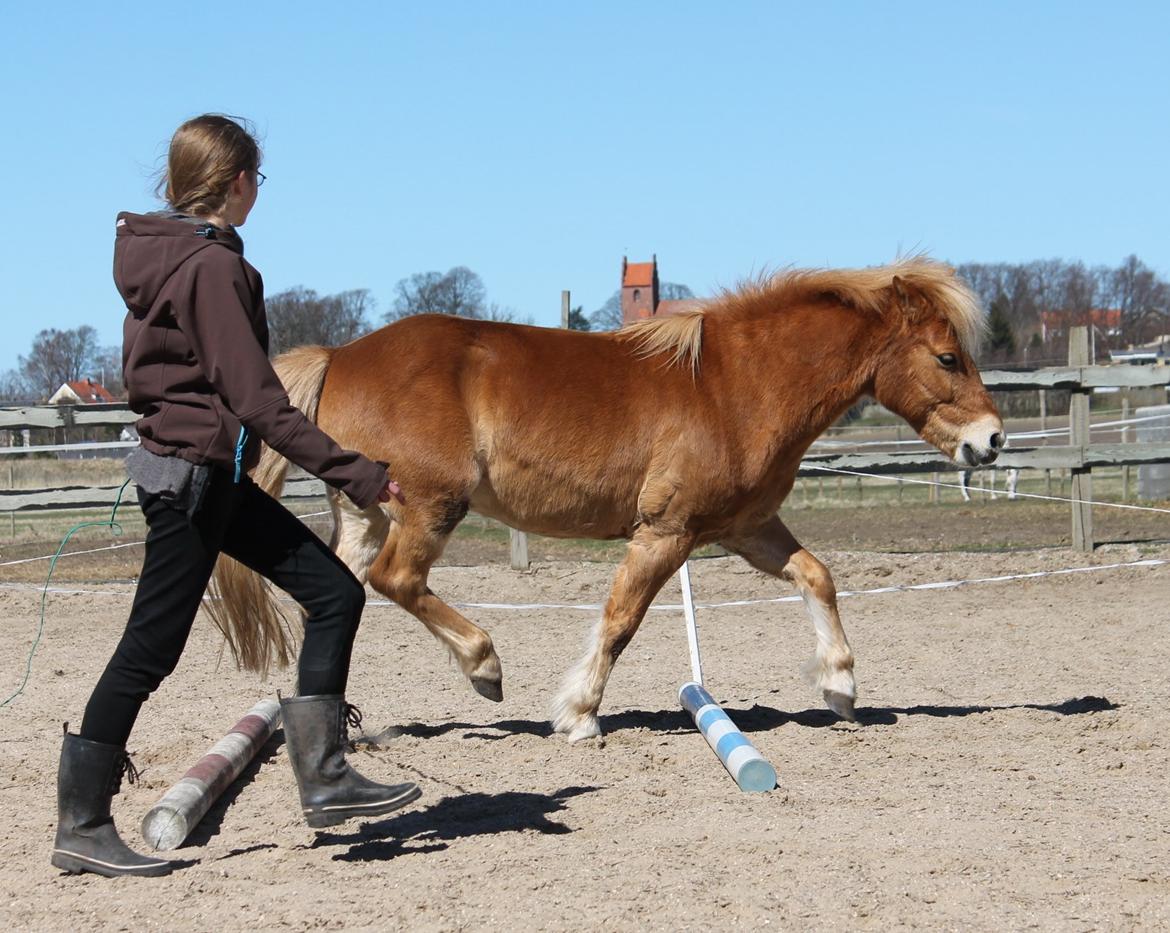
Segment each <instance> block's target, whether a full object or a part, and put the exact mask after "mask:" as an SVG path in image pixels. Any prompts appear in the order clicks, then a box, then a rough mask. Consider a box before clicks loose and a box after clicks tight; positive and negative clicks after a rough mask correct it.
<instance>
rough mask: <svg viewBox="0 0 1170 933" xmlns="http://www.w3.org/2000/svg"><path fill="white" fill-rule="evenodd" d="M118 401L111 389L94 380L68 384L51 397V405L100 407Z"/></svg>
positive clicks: (82, 380)
mask: <svg viewBox="0 0 1170 933" xmlns="http://www.w3.org/2000/svg"><path fill="white" fill-rule="evenodd" d="M116 401H117V399H116V398H114V396H113V395H111V394H110V391H109V389H107V388H106V387H105V386H103V385H101V384H99V383H97V382H94V381H93V380H92V379H81V380H78V381H77V382H66V383H64V384H63V385H62V386H61V388H59V389H58V390H57V391H56V392H54V393H53V394H52V395H50V396H49V404H50V405H100V404H108V403H111V402H116Z"/></svg>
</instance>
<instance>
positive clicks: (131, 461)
mask: <svg viewBox="0 0 1170 933" xmlns="http://www.w3.org/2000/svg"><path fill="white" fill-rule="evenodd" d="M260 156H261V153H260V148H259V146H258V145H257V143H256V140H255V138H254V136H253V135H252V134H251V133H250V132H249V131H248V130H247V129H245V128H244V127H243V126H241V125H240V124H239V123H238V122H236V121H235V120H233V119H230V118H228V117H225V116H219V115H215V114H208V115H205V116H201V117H196V118H195V119H193V120H188V121H187V122H186V123H184V124H183V125H182V126H180V127H179V129H178V130H177V131H176V132H175V135H174V137H173V138H172V139H171V144H170V150H169V152H168V156H167V169H166V175H165V178H164V183H165V194H166V201H167V205H168V210H166V211H162V212H159V213H154V214H145V215H138V214H129V213H123V214H119V215H118V219H117V228H116V237H115V245H114V281H115V283H116V285H117V287H118V291H119V292H120V293H121V294H122V297H123V299H124V300H125V302H126V307H127V309H128V313H127V315H126V321H125V325H124V340H123V347H122V360H123V367H124V371H125V385H126V388H127V390H128V392H129V397H130V407H131V408H132V409H133V410H134V411H135V412H137V413H138V414H140V415H141V416H142V417H141V420H140V421H139V422H138V434H139V437H140V438H141V443H142V446H141V447H140V448H138V449H136V450H135V451H134V453H133V454H131V456H130V457H129V458H128V459H127V469H128V471H129V472H130V475H131V477H132V478H133V479H134V480H135V481H136V483H137V484H138V499H139V503H140V505H141V507H142V511H143V514H144V515H145V516H146V523H147V528H148V531H147V536H146V548H145V555H144V558H143V565H142V573H141V575H140V577H139V581H138V589H137V592H136V594H135V598H134V604H133V607H132V608H131V610H130V619H129V622H128V623H127V626H126V631H125V634H123V636H122V639H121V641H120V642H119V644H118V647H117V649H116V650H115V651H114V656H113V657H112V658H111V659H110V662H109V664H108V665H107V666H106V669H105V672H104V673H103V674H102V676H101V678H100V679H99V681H98V684H97V687H96V688H95V689H94V691H93V695H92V696H91V697H90V700H89V703H88V705H87V706H86V709H85V717H84V719H83V720H82V724H81V730H80V734H78V735H72V734H70V733H69V732H68V725H66V734H65V741H64V746H63V748H62V750H61V764H60V770H59V772H58V776H57V809H58V826H57V839H56V843H55V846H54V849H53V856H52V863H53V864H54V865H56V866H57V867H58V868H62V869H64V870H65V871H67V872H85V871H89V872H95V873H97V874H99V875H109V876H115V875H163V874H167V873H168V872H170V871H171V869H172V865H171V863H170V862H166V861H163V860H161V859H156V858H148V857H145V856H142V855H139V854H137V853H135V852H133V851H132V850H131V849H129V848H128V847H127V846H126V845H125V844H124V843H123V842H122V840H121V839H120V838H119V836H118V833H117V830H116V829H115V828H114V822H113V820H112V818H111V817H110V801H111V798H112V796H113V795H114V794H115V793H117V791H118V789H119V787H120V786H121V779H122V777H123V776H124V775H129V777H130V779H131V780H133V779H134V778H135V777H136V776H137V775H136V772H135V771H134V768H133V765H132V764H131V762H130V759H129V756H128V755H127V754H126V751H125V746H126V741H127V739H128V738H129V735H130V730H131V729H132V728H133V726H134V721H135V719H136V718H137V716H138V711H139V709H140V708H141V706H142V704H143V702H144V701H145V700H146V698H147V697H148V696H149V695H150V694H151V693H152V692H153V691H154V690H155V689H157V688H158V686H159V684H160V683H161V682H162V680H163V678H165V677H166V676H167V675H168V674H170V673H171V672H172V671H173V670H174V669H175V665H176V664H177V663H178V661H179V656H180V654H181V653H182V651H183V646H184V644H185V643H186V640H187V635H188V633H189V632H190V630H191V624H192V622H193V620H194V618H195V613H196V612H197V610H198V609H199V605H200V602H201V600H202V597H203V592H204V589H205V588H206V586H207V582H208V580H209V578H210V576H211V572H212V569H213V567H214V565H215V561H216V558H217V557H218V556H219V554H220V552H223V553H224V554H228V555H230V556H231V557H234V558H235V559H236V560H239V561H241V562H242V563H244V564H246V565H247V566H249V567H251V568H252V569H254V570H256V571H258V572H260V573H262V574H264V575H265V576H266V577H267V578H268V579H270V580H271V581H272V582H273V583H275V584H276V585H277V586H279V587H280V588H281V589H283V590H285V591H286V592H287V593H289V594H290V595H291V596H292V597H293V598H294V599H295V600H296V601H297V602H298V603H300V605H301V606H302V607H303V608H304V610H305V614H306V619H305V635H304V643H303V646H302V650H301V655H300V659H299V662H298V669H297V674H298V691H299V693H300V695H299V696H297V697H294V698H290V699H282V700H281V711H282V714H283V720H284V730H285V739H286V741H287V743H288V752H289V759H290V761H291V762H292V766H293V771H294V772H295V774H296V779H297V786H298V789H299V791H300V798H301V805H302V807H303V811H304V816H305V819H306V821H307V822H308V824H309V825H310V826H314V827H321V826H331V825H333V824H335V823H339V822H341V821H343V820H346V819H350V818H352V817H356V816H363V817H368V816H374V815H377V814H381V813H387V812H389V811H391V810H394V809H396V808H398V807H401V806H403V805H404V804H406V803H409V802H410V801H412V800H414V799H416V798H417V797H418V796H419V793H420V791H419V789H418V787H417V786H416V785H414V784H399V785H395V786H383V785H381V784H376V783H374V782H372V781H368V780H366V779H365V778H363V777H362V776H361V775H359V774H358V773H357V772H355V771H354V770H353V769H352V768H351V767H350V766H349V765H348V764H347V763H346V761H345V754H344V750H345V747H346V744H347V736H346V724H347V721H348V722H349V723H351V724H355V725H356V723H357V722H358V721H359V716H360V714H358V713H357V711H356V710H355V709H354V708H353V707H351V706H349V705H348V704H347V703H346V702H345V699H344V695H343V694H344V691H345V684H346V679H347V676H348V673H349V660H350V653H351V650H352V648H353V641H354V636H355V635H356V633H357V627H358V622H359V620H360V618H361V613H362V608H363V606H364V604H365V591H364V589H363V587H362V585H361V584H360V583H358V581H357V580H356V579H355V578H354V576H353V575H352V574H351V573H350V572H349V570H348V569H347V568H346V567H345V565H343V564H342V563H341V562H340V561H339V560H338V559H337V558H336V557H335V556H334V555H333V553H332V552H331V551H330V550H329V548H327V547H326V546H325V545H324V544H322V543H321V541H320V540H319V539H318V538H317V537H316V535H314V534H313V533H312V532H311V531H309V529H307V528H306V527H305V526H304V525H303V524H301V522H300V521H298V520H297V519H296V518H295V517H294V516H293V515H292V514H291V513H290V512H288V511H287V510H286V509H285V508H284V507H283V506H281V505H280V504H279V503H278V502H276V501H275V500H274V499H272V498H270V497H269V496H268V495H266V494H265V493H264V492H262V491H261V490H260V489H259V488H258V487H257V486H255V485H254V484H253V483H252V481H251V480H250V479H249V478H248V475H247V470H248V469H249V468H250V467H251V466H253V465H254V464H255V462H256V460H257V459H258V457H259V445H260V441H261V440H263V441H264V442H266V443H267V444H269V445H270V446H271V447H273V448H274V449H275V450H277V451H279V452H280V453H281V454H283V455H284V456H286V457H287V458H288V459H289V460H291V461H292V462H293V463H296V464H298V465H299V466H301V467H303V468H304V469H306V470H308V471H309V472H310V473H312V474H314V475H316V476H318V477H320V478H321V479H322V480H324V481H325V482H326V483H328V484H329V485H331V486H334V487H335V488H337V489H340V490H341V491H342V492H344V493H345V494H346V495H347V496H349V497H350V498H351V499H352V500H353V501H354V502H355V503H356V504H357V505H358V506H360V507H363V508H364V507H367V506H369V505H371V504H373V503H375V502H388V501H389V500H390V497H391V496H395V497H397V498H398V499H400V500H401V499H402V493H401V491H400V490H399V489H398V486H397V484H396V483H394V482H392V481H390V480H389V478H388V476H387V474H386V470H385V468H384V467H383V466H380V465H379V464H376V463H374V462H372V461H370V460H368V459H366V458H365V457H363V456H362V455H361V454H359V453H355V452H354V451H349V450H342V449H341V448H340V447H339V446H338V445H337V444H336V443H335V442H334V441H333V440H332V438H330V437H329V436H327V435H326V434H324V433H323V432H322V431H321V430H319V429H318V428H317V427H316V426H315V425H314V424H313V423H312V422H310V421H309V420H308V419H307V418H306V417H305V416H304V415H303V414H301V412H300V411H298V410H297V409H296V408H293V407H292V406H291V405H290V404H289V401H288V396H287V394H286V393H285V391H284V388H283V387H282V386H281V384H280V380H279V379H278V378H277V376H276V374H275V373H274V372H273V370H272V367H271V366H270V365H269V362H268V352H267V351H268V327H267V324H266V321H265V314H264V297H263V284H262V282H261V279H260V274H259V273H258V272H257V271H256V270H255V269H254V268H252V266H251V265H249V264H248V262H247V261H246V260H245V259H244V255H243V253H244V245H243V242H242V241H241V240H240V238H239V236H238V235H237V233H236V228H237V227H240V226H243V224H244V222H245V221H246V220H247V218H248V214H249V212H250V211H251V210H252V207H253V205H255V203H256V194H257V189H258V188H259V187H260V185H261V184H262V183H263V181H264V175H263V174H262V173H261V172H260ZM162 187H163V185H161V184H160V189H161V188H162Z"/></svg>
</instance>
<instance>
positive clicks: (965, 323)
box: [873, 260, 1007, 466]
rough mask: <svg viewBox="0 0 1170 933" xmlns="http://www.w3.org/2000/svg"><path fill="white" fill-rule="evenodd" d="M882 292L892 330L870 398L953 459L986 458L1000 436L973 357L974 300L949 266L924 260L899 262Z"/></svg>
mask: <svg viewBox="0 0 1170 933" xmlns="http://www.w3.org/2000/svg"><path fill="white" fill-rule="evenodd" d="M884 291H885V302H886V307H885V309H884V311H885V316H886V318H887V320H888V321H890V323H891V325H892V330H891V337H890V340H889V342H888V343H887V345H886V347H885V349H884V351H883V352H882V353H881V357H880V359H879V360H878V361H877V366H876V368H875V370H874V379H873V394H874V397H875V398H877V400H878V401H879V402H880V403H881V404H882V405H884V406H885V407H886V408H888V409H890V410H891V411H893V412H895V413H896V414H898V415H900V416H901V417H903V418H905V419H906V420H907V421H908V422H909V423H910V425H911V426H912V427H913V428H914V430H915V431H917V432H918V434H919V435H920V436H921V437H922V439H923V440H925V441H926V442H927V443H930V444H933V445H934V446H935V447H937V448H938V449H939V450H941V451H942V452H943V453H944V454H946V455H947V456H948V457H951V458H952V459H954V460H955V461H957V462H959V463H962V464H965V465H967V466H976V465H977V464H981V463H991V462H992V461H993V460H995V458H996V457H997V456H998V455H999V450H1000V448H1002V447H1003V445H1004V443H1005V442H1006V440H1007V437H1006V435H1005V434H1004V430H1003V421H1002V420H1000V417H999V411H998V410H997V409H996V407H995V402H993V401H992V400H991V396H990V395H989V394H988V392H987V389H986V388H984V386H983V380H982V379H981V378H980V377H979V370H978V369H976V367H975V362H974V360H973V359H972V356H973V354H974V352H975V347H976V344H977V343H978V340H979V337H980V334H981V332H982V330H983V327H984V318H983V313H982V310H981V309H980V307H979V302H978V299H976V297H975V295H974V294H973V293H972V292H971V290H970V289H969V288H968V287H967V286H966V285H965V284H963V282H962V280H961V279H959V278H958V276H956V275H955V274H954V272H953V271H952V270H950V269H949V268H948V267H946V266H944V265H942V264H941V263H935V262H929V261H926V260H911V261H908V262H905V263H902V264H899V266H898V267H896V270H895V274H894V276H893V280H892V282H891V283H890V285H889V286H888V287H887V288H886V289H885V290H884Z"/></svg>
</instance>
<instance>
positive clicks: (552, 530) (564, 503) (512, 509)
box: [470, 483, 635, 540]
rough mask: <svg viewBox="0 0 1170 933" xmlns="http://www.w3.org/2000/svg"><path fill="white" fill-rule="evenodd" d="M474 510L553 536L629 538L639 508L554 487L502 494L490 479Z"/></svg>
mask: <svg viewBox="0 0 1170 933" xmlns="http://www.w3.org/2000/svg"><path fill="white" fill-rule="evenodd" d="M470 506H471V510H472V511H474V512H478V513H479V514H480V515H486V516H487V517H488V518H494V519H496V520H497V521H500V522H503V523H504V524H505V525H507V526H508V527H510V528H515V529H517V530H518V531H528V532H531V533H532V534H538V535H545V536H546V537H550V538H593V539H598V540H609V539H614V538H628V537H629V536H630V535H631V534H632V533H633V526H634V515H635V508H634V507H633V506H632V505H631V506H630V507H629V508H623V507H622V506H621V505H620V504H619V503H617V502H613V501H607V500H599V499H597V498H596V497H594V498H589V497H585V496H579V495H565V494H564V492H563V491H550V492H548V493H547V494H545V495H543V496H541V497H539V498H538V497H533V498H531V499H528V498H526V499H518V498H513V497H502V496H500V495H498V494H497V492H496V490H495V489H494V488H493V487H492V486H491V485H489V484H488V483H482V484H481V485H480V486H479V488H478V489H476V491H475V492H474V493H473V494H472V496H471V500H470Z"/></svg>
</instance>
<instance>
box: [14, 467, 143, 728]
mask: <svg viewBox="0 0 1170 933" xmlns="http://www.w3.org/2000/svg"><path fill="white" fill-rule="evenodd" d="M129 485H130V480H126V482H124V483H123V484H122V488H121V489H119V490H118V495H117V496H115V497H114V510H113V511H112V512H110V518H109V520H108V521H104V522H82V523H81V524H80V525H74V526H73V527H72V528H70V529H69V533H68V534H67V535H65V537H64V538H63V539H62V541H61V546H60V547H59V548H57V553H56V554H54V555H53V559H52V561H50V563H49V575H48V576H47V577H45V587H44V589H43V590H41V621H40V624H39V625H38V626H37V635H36V638H34V639H33V643H32V648H31V649H29V652H28V664H26V665H25V669H24V680H22V681H21V682H20V686H19V687H17V689H16V692H15V693H14V694H12V696H10V697H9V698H8V699H6V700H5V701H4V702H3V703H0V709H3V708H4V707H5V706H7V705H8V704H9V703H11V702H12V701H13V700H15V699H16V698H17V697H18V696H20V695H21V694H22V693H24V688H25V687H26V686H28V681H29V678H30V677H31V676H32V662H33V655H34V654H36V652H37V646H38V645H40V643H41V636H42V635H43V634H44V632H45V602H46V600H47V599H48V597H49V581H50V580H52V579H53V568H55V567H56V566H57V558H59V557H60V556H61V552H62V551H64V550H65V545H66V544H68V543H69V539H70V538H72V537H73V535H74V534H76V533H77V532H78V531H81V529H82V528H109V529H110V530H111V531H112V532H113V534H114V537H118V536H119V535H121V534H122V526H121V525H119V524H118V523H117V522H116V521H115V520H114V519H115V517H116V516H117V514H118V506H119V505H121V504H122V493H123V492H125V491H126V487H127V486H129Z"/></svg>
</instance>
